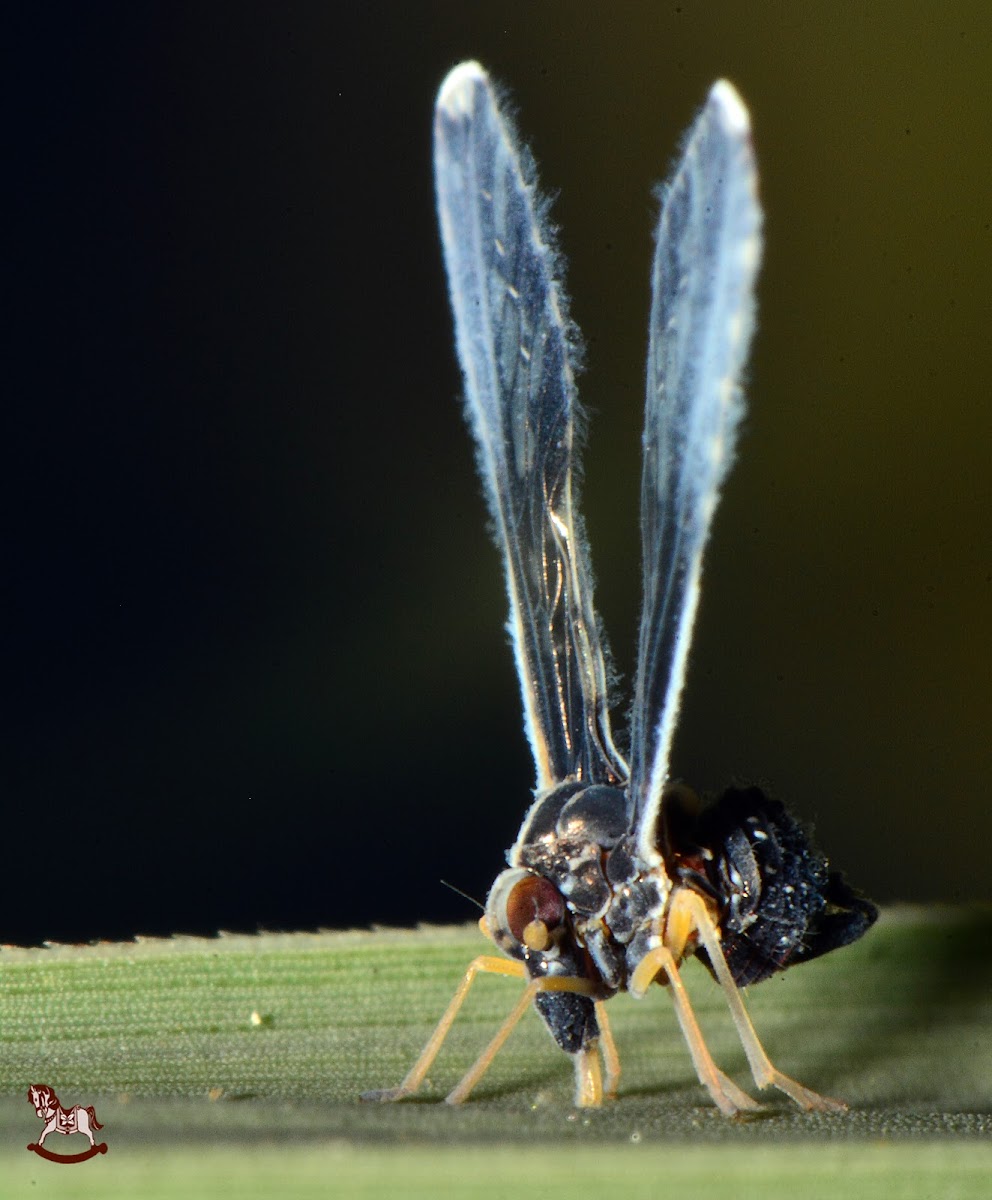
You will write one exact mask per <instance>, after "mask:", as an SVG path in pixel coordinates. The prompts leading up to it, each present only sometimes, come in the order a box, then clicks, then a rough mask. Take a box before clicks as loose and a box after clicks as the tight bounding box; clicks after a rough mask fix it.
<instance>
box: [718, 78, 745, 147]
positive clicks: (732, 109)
mask: <svg viewBox="0 0 992 1200" xmlns="http://www.w3.org/2000/svg"><path fill="white" fill-rule="evenodd" d="M708 102H709V104H710V105H711V106H712V107H713V109H714V110H715V111H716V113H717V116H718V118H719V120H720V124H721V125H722V126H723V128H724V129H725V130H726V131H727V132H728V133H730V134H733V135H734V136H736V137H748V136H750V133H751V114H750V113H749V112H748V111H747V105H746V104H745V103H744V101H743V100H742V99H741V94H740V92H738V90H737V89H736V88H735V87H734V85H733V84H732V83H731V82H730V81H729V80H727V79H718V80H717V81H716V83H714V84H713V86H712V87H711V88H710V94H709V98H708Z"/></svg>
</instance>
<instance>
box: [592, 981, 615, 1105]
mask: <svg viewBox="0 0 992 1200" xmlns="http://www.w3.org/2000/svg"><path fill="white" fill-rule="evenodd" d="M596 1021H597V1023H598V1025H599V1033H600V1036H601V1037H602V1039H603V1044H602V1051H603V1065H604V1066H605V1067H606V1085H605V1087H604V1089H603V1095H604V1096H605V1098H606V1099H607V1100H615V1099H616V1098H617V1085H618V1084H619V1082H620V1055H619V1054H618V1053H617V1044H616V1042H615V1041H614V1040H613V1030H612V1029H611V1028H610V1019H609V1017H607V1015H606V1001H605V1000H597V1001H596Z"/></svg>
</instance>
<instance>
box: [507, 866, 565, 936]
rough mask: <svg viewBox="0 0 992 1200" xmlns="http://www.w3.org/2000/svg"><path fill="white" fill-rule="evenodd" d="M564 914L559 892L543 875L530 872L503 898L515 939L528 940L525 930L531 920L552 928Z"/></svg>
mask: <svg viewBox="0 0 992 1200" xmlns="http://www.w3.org/2000/svg"><path fill="white" fill-rule="evenodd" d="M564 917H565V901H564V900H562V898H561V893H560V892H559V891H558V889H557V888H556V887H555V886H554V885H553V884H550V883H548V881H547V880H546V879H541V878H539V877H538V876H537V875H530V876H528V877H527V878H525V879H521V880H520V882H519V883H517V884H515V885H514V886H513V888H512V889H511V891H510V894H509V896H507V898H506V923H507V925H508V926H509V929H510V932H511V933H512V934H513V936H514V937H515V938H516V939H517V941H518V942H527V941H528V939H527V938H525V937H524V930H525V929H526V928H527V926H528V925H530V924H531V923H532V922H533V921H540V922H541V923H542V924H543V925H545V926H547V928H548V929H555V928H556V927H557V926H558V925H560V924H561V923H562V920H563V919H564Z"/></svg>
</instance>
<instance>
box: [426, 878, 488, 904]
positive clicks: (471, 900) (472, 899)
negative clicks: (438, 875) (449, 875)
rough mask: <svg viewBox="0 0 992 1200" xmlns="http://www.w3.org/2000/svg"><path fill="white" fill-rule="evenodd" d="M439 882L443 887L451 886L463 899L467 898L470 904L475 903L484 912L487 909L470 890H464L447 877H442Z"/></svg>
mask: <svg viewBox="0 0 992 1200" xmlns="http://www.w3.org/2000/svg"><path fill="white" fill-rule="evenodd" d="M438 882H439V883H440V884H441V886H442V887H446V888H450V889H451V890H452V891H453V892H454V893H455V895H456V896H461V898H462V899H463V900H467V901H468V902H469V904H474V905H475V907H476V908H480V909H481V910H482V911H483V912H485V911H486V906H485V905H484V904H480V903H479V901H478V900H476V898H475V897H474V896H470V895H469V894H468V892H463V891H462V889H461V888H460V887H455V885H454V884H453V883H449V882H448V881H447V879H440V880H438Z"/></svg>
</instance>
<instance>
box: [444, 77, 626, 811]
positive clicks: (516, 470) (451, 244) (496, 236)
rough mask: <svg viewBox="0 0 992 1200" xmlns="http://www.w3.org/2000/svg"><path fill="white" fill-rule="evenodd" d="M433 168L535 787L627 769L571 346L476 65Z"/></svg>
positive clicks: (460, 85) (541, 245) (607, 777)
mask: <svg viewBox="0 0 992 1200" xmlns="http://www.w3.org/2000/svg"><path fill="white" fill-rule="evenodd" d="M434 171H435V182H436V186H437V205H438V216H439V220H440V225H441V239H442V242H443V244H444V258H445V265H446V266H447V270H448V284H449V288H450V293H451V306H452V309H453V310H454V316H455V329H456V341H457V346H458V357H459V359H460V361H461V366H462V371H463V373H464V376H465V397H466V408H467V411H468V418H469V424H470V425H471V428H472V432H473V434H474V435H475V442H476V448H477V452H478V461H479V469H480V473H481V475H482V478H483V481H484V484H485V491H486V497H487V500H488V502H489V509H490V512H491V514H492V517H493V522H494V524H495V532H496V538H497V541H498V543H499V545H500V548H501V550H502V552H503V558H504V565H505V568H506V581H507V591H508V593H509V599H510V619H509V630H510V633H511V635H512V638H513V648H514V654H515V657H516V664H517V672H518V674H519V676H520V687H521V691H522V693H523V704H524V715H525V724H526V729H527V736H528V738H529V740H530V745H531V749H532V750H533V753H534V759H535V762H536V765H537V786H538V788H546V787H550V786H551V785H553V784H554V783H556V782H558V781H560V780H562V779H567V778H570V777H578V778H582V779H588V780H591V781H598V782H614V781H616V780H618V779H621V778H626V764H625V763H624V761H623V759H622V758H621V757H620V755H619V754H618V753H617V750H616V748H615V747H614V745H613V739H612V736H611V733H610V722H609V713H608V711H607V681H606V669H605V665H604V657H603V650H602V647H601V644H600V634H599V629H598V625H597V619H596V614H595V611H594V609H593V604H592V583H591V576H590V572H589V566H588V555H587V551H586V546H585V539H584V536H583V531H582V527H581V524H580V522H579V520H578V517H577V515H576V513H575V510H574V507H573V506H574V502H575V494H574V492H575V482H574V478H573V455H574V443H575V437H576V422H577V419H579V417H580V411H579V407H578V401H577V398H576V393H575V382H574V377H573V371H572V365H571V363H570V360H569V354H570V350H572V349H573V348H574V347H573V342H574V334H573V330H572V327H571V325H570V323H569V321H568V319H567V315H566V312H565V306H566V301H565V297H564V295H563V292H562V290H561V288H560V286H559V284H558V283H557V282H556V280H555V268H556V260H555V255H554V252H553V250H552V249H551V247H550V245H549V235H548V231H547V228H546V226H545V223H544V211H545V205H544V204H543V203H542V202H541V200H540V199H539V197H538V195H537V193H536V189H535V185H534V182H533V170H532V168H531V166H530V159H529V156H527V155H526V154H525V153H522V152H521V151H520V150H519V149H518V147H517V144H516V142H515V138H514V135H513V131H512V129H511V128H510V127H509V125H508V123H507V121H506V120H505V118H504V117H503V116H502V114H501V113H500V112H499V109H498V107H497V104H496V100H495V97H494V95H493V91H492V87H491V84H490V82H489V79H488V77H487V76H486V74H485V72H484V71H483V70H482V68H481V67H480V66H479V65H478V64H477V63H462V64H461V65H460V66H458V67H456V68H455V69H454V70H453V71H452V72H451V73H450V74H449V75H448V77H447V79H446V80H445V81H444V84H443V85H442V87H441V91H440V93H439V94H438V98H437V106H436V110H435V123H434Z"/></svg>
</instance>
